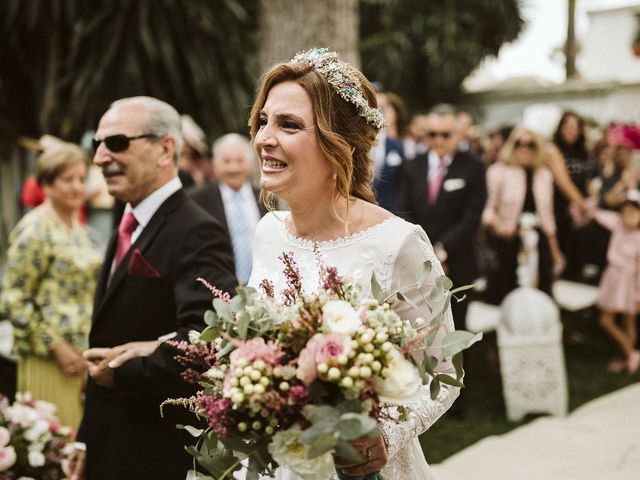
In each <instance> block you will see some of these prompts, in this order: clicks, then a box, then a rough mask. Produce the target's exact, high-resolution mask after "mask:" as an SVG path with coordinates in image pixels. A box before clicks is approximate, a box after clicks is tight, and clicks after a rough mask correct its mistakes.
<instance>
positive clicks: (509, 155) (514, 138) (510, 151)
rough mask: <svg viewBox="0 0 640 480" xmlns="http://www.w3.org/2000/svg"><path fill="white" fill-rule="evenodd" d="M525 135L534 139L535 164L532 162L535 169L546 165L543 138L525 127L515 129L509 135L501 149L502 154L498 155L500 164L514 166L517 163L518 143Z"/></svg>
mask: <svg viewBox="0 0 640 480" xmlns="http://www.w3.org/2000/svg"><path fill="white" fill-rule="evenodd" d="M525 134H526V135H528V136H530V137H531V138H532V139H533V142H534V144H535V146H536V149H535V152H534V156H533V162H532V163H533V166H534V168H538V167H541V166H544V165H546V160H547V158H546V153H545V150H544V142H543V141H542V137H540V135H538V134H537V133H536V132H534V131H533V130H529V129H528V128H525V127H515V128H514V129H513V130H512V131H511V135H509V138H508V139H507V141H506V142H505V143H504V145H503V146H502V148H501V149H500V153H498V161H499V162H502V163H506V164H508V165H513V164H514V163H516V157H515V148H516V143H517V142H518V140H520V138H521V137H522V136H524V135H525Z"/></svg>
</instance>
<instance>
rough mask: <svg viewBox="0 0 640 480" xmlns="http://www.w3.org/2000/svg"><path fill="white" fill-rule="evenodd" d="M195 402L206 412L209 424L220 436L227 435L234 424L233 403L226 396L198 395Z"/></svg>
mask: <svg viewBox="0 0 640 480" xmlns="http://www.w3.org/2000/svg"><path fill="white" fill-rule="evenodd" d="M196 404H197V405H198V407H200V408H201V409H202V410H203V411H204V413H206V414H207V417H208V420H209V426H210V427H211V429H212V430H213V431H214V432H215V433H216V434H217V435H219V436H220V437H228V436H229V435H230V434H231V428H232V427H233V425H234V424H235V420H234V418H233V416H232V412H233V409H232V407H233V403H232V402H231V400H229V399H228V398H215V397H210V396H200V397H198V399H197V400H196Z"/></svg>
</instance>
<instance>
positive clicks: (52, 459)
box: [0, 393, 74, 480]
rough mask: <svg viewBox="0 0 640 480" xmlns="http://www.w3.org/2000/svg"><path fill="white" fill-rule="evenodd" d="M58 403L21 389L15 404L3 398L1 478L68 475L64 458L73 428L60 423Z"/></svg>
mask: <svg viewBox="0 0 640 480" xmlns="http://www.w3.org/2000/svg"><path fill="white" fill-rule="evenodd" d="M55 410H56V407H55V406H54V405H53V404H51V403H49V402H43V401H40V400H34V399H33V398H32V397H31V395H30V394H29V393H18V394H17V395H16V401H15V402H14V403H13V405H10V404H9V401H8V400H7V399H6V397H1V398H0V480H16V479H18V480H34V479H38V480H40V479H42V480H58V479H63V478H65V475H64V473H63V471H62V460H63V458H65V456H66V454H67V453H68V452H67V450H70V449H71V448H72V445H71V442H72V441H73V437H74V432H73V430H72V429H71V428H69V427H65V426H62V425H60V423H58V420H57V419H56V416H55Z"/></svg>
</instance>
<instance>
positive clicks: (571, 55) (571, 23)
mask: <svg viewBox="0 0 640 480" xmlns="http://www.w3.org/2000/svg"><path fill="white" fill-rule="evenodd" d="M575 20H576V0H567V41H566V43H565V52H564V53H565V72H566V80H574V79H575V78H577V77H578V70H577V69H576V32H575Z"/></svg>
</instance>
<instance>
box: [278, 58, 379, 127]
mask: <svg viewBox="0 0 640 480" xmlns="http://www.w3.org/2000/svg"><path fill="white" fill-rule="evenodd" d="M289 63H308V64H310V65H313V68H314V70H316V71H317V72H319V73H321V74H322V76H323V77H324V78H326V79H327V82H329V84H330V85H331V87H333V89H334V90H335V91H336V93H338V95H340V96H341V97H342V98H343V99H344V100H345V101H347V102H349V103H352V104H353V105H355V106H356V110H357V111H358V114H359V115H360V116H361V117H363V118H364V119H365V120H366V122H367V123H368V124H369V125H371V126H373V127H375V128H377V129H378V130H380V129H381V128H382V126H383V125H384V117H383V116H382V112H380V110H378V109H377V108H372V107H371V106H370V105H369V102H367V100H366V99H365V98H364V95H363V94H362V90H361V84H360V80H359V79H358V76H357V74H356V69H355V68H353V67H352V66H351V65H349V64H348V63H346V62H343V61H342V60H340V54H339V53H338V52H330V51H329V50H328V49H326V48H312V49H311V50H307V51H306V52H300V53H298V54H297V55H296V56H295V57H293V59H291V61H290V62H289Z"/></svg>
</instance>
